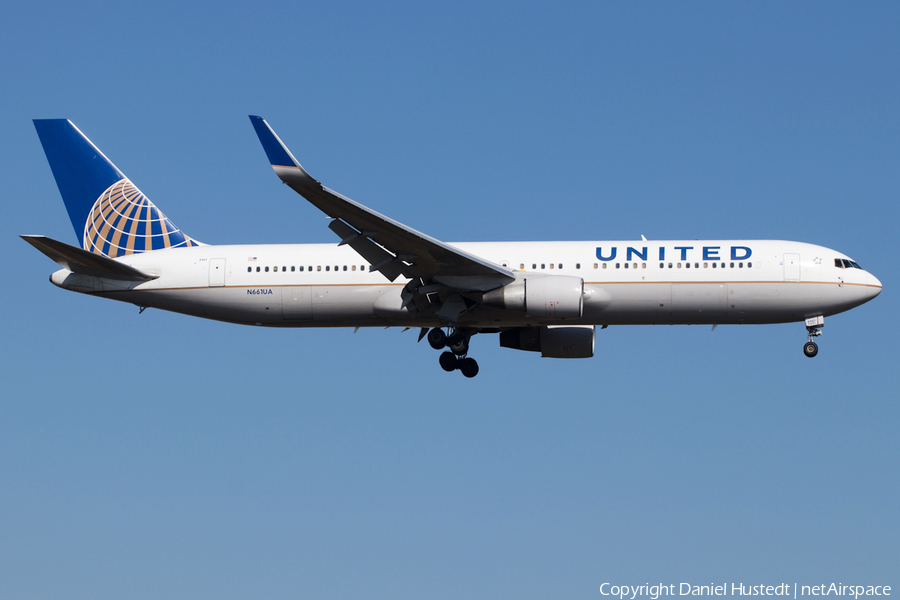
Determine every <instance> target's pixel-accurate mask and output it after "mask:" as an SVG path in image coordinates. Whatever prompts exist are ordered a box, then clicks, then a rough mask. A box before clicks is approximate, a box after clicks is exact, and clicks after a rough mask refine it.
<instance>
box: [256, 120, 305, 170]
mask: <svg viewBox="0 0 900 600" xmlns="http://www.w3.org/2000/svg"><path fill="white" fill-rule="evenodd" d="M250 122H251V123H253V129H255V130H256V135H257V136H258V137H259V141H260V143H261V144H262V147H263V150H265V151H266V156H267V157H268V158H269V164H271V165H272V166H273V167H300V163H299V162H297V159H296V158H294V156H293V155H292V154H291V151H290V150H288V149H287V148H286V147H285V145H284V143H283V142H282V141H281V140H280V139H279V138H278V136H277V135H276V134H275V132H274V131H272V128H271V127H269V124H268V123H266V120H265V119H263V118H262V117H257V116H255V115H250Z"/></svg>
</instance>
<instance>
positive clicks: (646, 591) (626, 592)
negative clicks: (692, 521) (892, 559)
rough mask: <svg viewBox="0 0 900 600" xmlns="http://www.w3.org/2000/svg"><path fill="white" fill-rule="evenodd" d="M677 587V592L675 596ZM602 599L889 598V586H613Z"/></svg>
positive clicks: (602, 590)
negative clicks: (732, 597) (694, 597)
mask: <svg viewBox="0 0 900 600" xmlns="http://www.w3.org/2000/svg"><path fill="white" fill-rule="evenodd" d="M676 586H677V588H678V591H677V592H676V591H675V589H676ZM600 593H601V594H602V595H604V596H615V597H616V598H619V600H625V599H626V598H627V599H628V600H636V599H637V598H638V597H639V596H646V597H648V598H650V600H659V598H660V597H662V596H787V597H791V596H793V597H794V598H795V599H796V598H798V597H800V596H853V598H854V600H856V599H858V598H859V597H860V596H890V595H891V586H889V585H844V584H842V583H831V584H828V583H822V584H819V585H798V584H796V583H793V584H791V583H780V584H778V585H752V584H744V583H732V584H728V583H722V584H716V583H710V584H709V585H705V584H704V585H693V584H691V583H678V584H675V583H670V584H668V585H667V584H663V583H660V584H656V585H650V584H649V583H647V584H644V585H614V584H612V583H604V584H603V585H601V586H600Z"/></svg>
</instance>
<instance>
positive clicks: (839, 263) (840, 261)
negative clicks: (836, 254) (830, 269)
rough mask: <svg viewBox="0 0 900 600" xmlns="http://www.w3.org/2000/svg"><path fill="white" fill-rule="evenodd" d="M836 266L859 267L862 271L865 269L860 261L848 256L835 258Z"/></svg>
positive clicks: (840, 267)
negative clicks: (847, 257)
mask: <svg viewBox="0 0 900 600" xmlns="http://www.w3.org/2000/svg"><path fill="white" fill-rule="evenodd" d="M834 266H836V267H837V268H839V269H859V270H860V271H862V270H863V268H862V267H861V266H859V263H857V262H854V261H852V260H847V259H846V258H836V259H834Z"/></svg>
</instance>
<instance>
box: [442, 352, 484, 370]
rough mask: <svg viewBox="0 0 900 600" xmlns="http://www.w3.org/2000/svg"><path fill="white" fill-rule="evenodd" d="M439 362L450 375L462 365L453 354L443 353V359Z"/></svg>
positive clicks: (476, 368)
mask: <svg viewBox="0 0 900 600" xmlns="http://www.w3.org/2000/svg"><path fill="white" fill-rule="evenodd" d="M438 361H439V362H440V363H441V368H442V369H443V370H445V371H447V372H448V373H449V372H450V371H455V370H456V369H458V368H459V367H460V365H459V362H460V361H459V360H458V359H457V358H456V355H455V354H453V353H452V352H444V353H442V354H441V357H440V358H439V359H438ZM473 362H474V361H473ZM475 370H476V371H477V370H478V367H477V366H476V367H475Z"/></svg>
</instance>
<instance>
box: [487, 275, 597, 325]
mask: <svg viewBox="0 0 900 600" xmlns="http://www.w3.org/2000/svg"><path fill="white" fill-rule="evenodd" d="M482 302H483V303H484V304H485V306H493V307H497V308H504V309H506V310H518V311H524V312H526V313H528V315H529V316H532V317H537V318H545V319H578V318H581V314H582V311H583V309H584V280H583V279H582V278H581V277H573V276H571V275H545V276H538V277H528V278H524V279H518V280H516V281H513V282H512V283H509V284H507V285H505V286H503V287H501V288H497V289H496V290H491V291H490V292H487V293H486V294H485V295H484V296H483V298H482Z"/></svg>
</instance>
